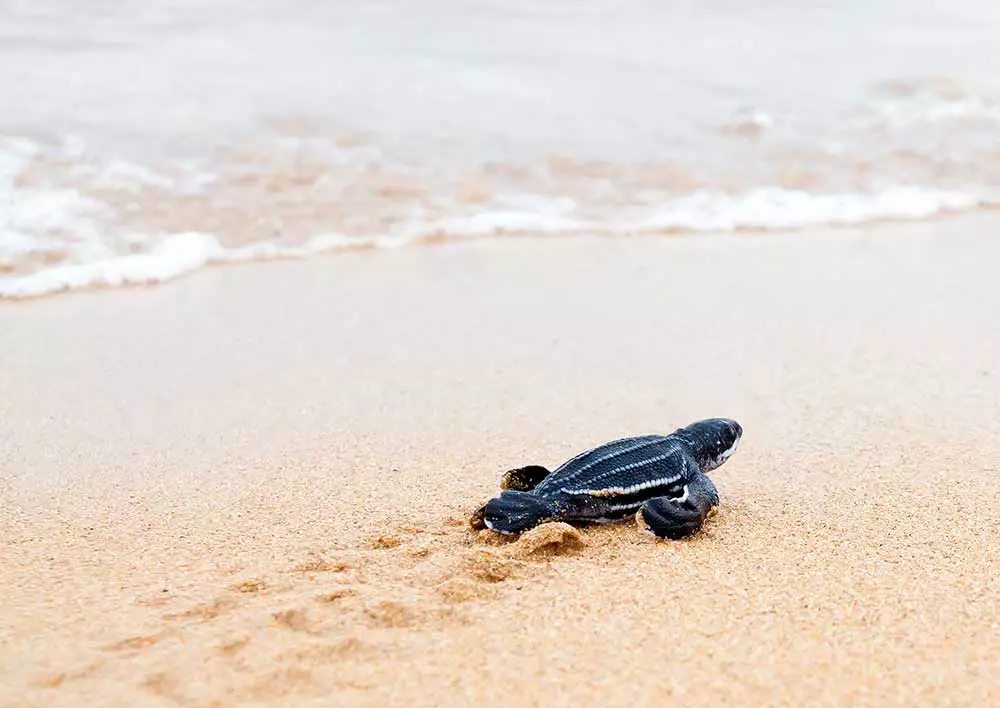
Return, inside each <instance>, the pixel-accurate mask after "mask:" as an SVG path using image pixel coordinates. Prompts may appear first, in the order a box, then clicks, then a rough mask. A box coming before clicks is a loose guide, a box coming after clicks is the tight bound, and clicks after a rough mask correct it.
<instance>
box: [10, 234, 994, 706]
mask: <svg viewBox="0 0 1000 708" xmlns="http://www.w3.org/2000/svg"><path fill="white" fill-rule="evenodd" d="M998 223H1000V222H998V220H997V219H996V217H993V216H989V215H986V216H977V217H965V218H961V219H955V220H950V221H941V222H938V223H927V224H922V225H906V226H888V227H883V228H880V229H878V230H866V231H847V230H842V231H835V232H824V233H820V232H813V233H808V234H794V235H783V236H755V235H741V236H725V237H721V236H720V237H702V236H699V237H695V238H646V239H632V240H628V239H623V240H614V239H606V240H601V239H594V240H586V239H552V240H544V239H539V240H535V239H509V240H506V241H502V242H495V243H479V244H472V245H468V246H462V245H442V246H435V247H419V248H412V249H402V250H398V251H391V252H374V253H365V252H359V253H348V254H342V255H338V256H336V257H331V258H323V259H316V260H312V261H309V262H275V263H266V264H261V265H253V266H245V267H241V268H231V269H228V268H217V269H212V270H209V271H205V272H202V273H198V274H196V275H193V276H191V277H189V278H186V279H183V280H181V281H178V282H175V283H172V284H169V285H166V286H162V287H156V288H151V289H147V290H121V291H114V292H111V291H108V292H97V293H83V294H79V295H72V296H65V297H58V298H53V299H48V300H41V301H37V302H31V303H21V304H14V305H9V306H8V305H4V306H3V307H0V343H2V346H0V422H2V433H0V501H2V504H3V509H4V514H3V516H2V518H0V553H2V563H0V585H2V587H3V593H2V597H0V687H2V688H0V704H2V705H4V706H8V705H9V706H80V705H100V706H126V705H140V704H141V705H146V706H159V705H163V706H170V705H178V704H181V705H197V706H213V705H218V706H228V705H241V706H246V705H267V706H272V705H273V706H287V705H295V706H310V705H343V706H384V705H404V704H405V705H412V706H421V705H426V706H431V705H436V706H440V705H455V706H466V705H479V706H490V705H501V704H502V705H506V706H522V705H523V706H534V705H539V706H541V705H545V706H560V705H567V706H568V705H581V704H583V703H586V704H588V705H605V706H636V705H653V704H659V703H662V702H664V701H683V702H684V703H685V704H688V705H706V706H707V705H720V704H732V705H803V704H809V705H848V704H850V705H915V704H924V705H931V704H934V705H942V704H948V705H970V706H972V705H976V706H978V705H987V704H990V703H991V702H996V701H997V700H998V699H1000V680H998V679H997V676H1000V658H998V657H1000V632H998V631H997V630H998V610H997V607H998V592H1000V581H998V575H1000V573H998V571H1000V436H998V434H997V423H998V421H1000V366H998V364H997V362H1000V327H998V326H997V317H998V315H1000V286H998V283H997V281H996V273H995V264H996V263H997V262H1000V241H998V240H997V239H996V238H995V235H996V228H997V225H998ZM714 415H721V416H729V417H734V418H736V419H738V420H739V421H740V422H741V423H742V424H743V427H744V429H745V431H746V432H745V436H744V439H743V444H742V446H741V449H740V452H739V453H738V454H737V455H736V456H734V457H733V458H732V459H731V460H730V461H729V462H728V463H727V464H726V465H725V466H724V467H722V468H721V469H719V470H718V471H716V472H715V473H714V474H713V477H714V479H715V481H716V484H717V486H718V488H719V490H720V493H721V495H722V502H723V504H722V508H721V511H720V513H719V514H718V516H716V517H715V518H714V519H712V520H711V521H710V522H709V524H708V526H706V528H705V529H704V531H703V532H702V533H700V534H699V535H698V536H696V537H695V538H692V539H690V540H689V541H686V542H682V543H656V542H654V541H653V540H652V539H650V538H649V537H648V536H645V535H642V534H641V533H639V532H638V530H637V529H636V527H635V525H634V524H632V523H623V524H620V525H609V526H603V527H596V528H585V529H581V532H580V538H581V542H580V543H577V544H573V543H563V544H546V543H544V541H545V540H546V539H545V538H542V539H538V538H535V539H534V542H533V541H532V539H530V538H529V539H527V540H524V541H520V542H518V543H514V544H508V545H493V544H492V543H490V542H489V541H488V539H483V538H479V537H476V536H474V535H473V534H472V533H471V532H470V531H469V530H468V529H467V528H466V527H464V526H463V522H464V518H465V516H466V515H467V514H468V513H469V512H470V511H471V510H472V509H473V508H475V506H476V505H477V504H479V503H480V502H481V501H483V500H484V499H485V498H487V497H488V496H489V495H490V494H491V493H493V492H495V490H496V483H497V480H498V477H499V475H500V474H501V473H502V471H503V470H505V469H507V468H509V467H513V466H517V465H521V464H526V463H540V464H545V465H555V464H558V463H559V462H561V461H562V460H564V459H566V458H567V457H569V456H571V455H573V454H575V453H577V452H579V451H581V450H582V449H584V448H586V447H589V446H591V445H594V444H597V443H600V442H603V441H605V440H609V439H612V438H615V437H620V436H623V435H632V434H641V433H649V432H664V431H665V432H669V431H671V430H673V429H674V428H676V427H678V426H680V425H684V424H686V423H688V422H690V421H693V420H696V419H698V418H702V417H707V416H714ZM542 533H545V532H544V531H543V532H542Z"/></svg>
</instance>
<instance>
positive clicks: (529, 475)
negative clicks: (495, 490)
mask: <svg viewBox="0 0 1000 708" xmlns="http://www.w3.org/2000/svg"><path fill="white" fill-rule="evenodd" d="M550 474H552V473H551V472H549V470H548V469H546V468H545V467H542V466H541V465H528V466H527V467H518V468H517V469H516V470H509V471H507V472H505V473H504V475H503V477H502V478H501V479H500V489H511V490H514V491H517V492H530V491H531V490H532V489H534V488H535V487H537V486H538V485H539V484H541V482H542V480H543V479H545V478H546V477H548V476H549V475H550Z"/></svg>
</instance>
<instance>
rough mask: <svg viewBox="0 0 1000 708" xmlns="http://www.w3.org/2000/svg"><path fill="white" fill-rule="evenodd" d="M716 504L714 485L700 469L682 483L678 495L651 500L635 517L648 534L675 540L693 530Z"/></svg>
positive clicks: (702, 521) (716, 495)
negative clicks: (682, 486)
mask: <svg viewBox="0 0 1000 708" xmlns="http://www.w3.org/2000/svg"><path fill="white" fill-rule="evenodd" d="M718 505H719V492H718V491H717V490H716V488H715V485H714V484H713V483H712V480H711V479H709V478H708V476H707V475H705V474H703V473H701V472H699V473H697V474H696V475H695V476H694V477H693V478H692V479H691V481H690V482H688V483H687V484H686V485H685V486H684V491H683V493H682V495H681V496H679V497H655V498H653V499H650V500H649V501H647V502H646V503H645V504H643V505H642V506H641V507H640V508H639V511H638V512H637V513H636V515H635V519H636V522H637V523H638V524H639V527H640V528H641V529H643V530H644V531H646V532H647V533H650V534H652V535H653V536H656V537H657V538H669V539H671V540H674V541H676V540H680V539H682V538H685V537H686V536H690V535H691V534H693V533H696V532H697V531H698V530H699V529H700V528H701V527H702V525H703V524H704V523H705V519H707V518H708V517H709V516H710V515H711V513H712V512H713V511H714V510H715V509H716V507H718Z"/></svg>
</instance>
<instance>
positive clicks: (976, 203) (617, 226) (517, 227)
mask: <svg viewBox="0 0 1000 708" xmlns="http://www.w3.org/2000/svg"><path fill="white" fill-rule="evenodd" d="M547 203H549V202H547V201H546V200H538V204H539V205H545V204H547ZM994 205H995V202H994V201H992V200H990V199H987V198H985V197H982V196H975V195H973V194H968V193H963V192H954V191H942V190H933V189H924V188H920V187H896V188H891V189H886V190H883V191H881V192H878V193H874V194H868V195H865V194H811V193H808V192H804V191H800V190H788V189H782V188H777V187H765V188H760V189H755V190H752V191H750V192H747V193H745V194H742V195H735V196H734V195H729V194H726V193H721V192H711V191H699V192H695V193H692V194H690V195H687V196H683V197H680V198H678V199H674V200H672V201H669V202H667V203H664V204H662V205H661V206H660V207H658V208H657V209H655V210H654V211H652V212H650V213H649V214H648V215H646V216H644V217H634V218H632V219H631V220H622V221H614V220H597V219H593V218H591V219H583V218H573V217H571V216H568V215H565V214H554V213H551V210H549V211H548V212H547V211H546V210H545V209H536V210H533V211H528V210H521V211H512V210H503V211H489V210H483V211H479V212H476V213H471V214H468V215H464V216H454V217H447V218H444V219H439V220H435V221H427V222H420V221H415V222H413V223H411V224H407V225H405V226H403V227H401V228H397V229H395V230H394V231H392V232H390V233H388V234H386V235H383V236H374V237H360V236H345V235H340V234H321V235H316V236H313V237H311V238H309V239H308V240H306V241H305V242H304V243H302V244H298V245H283V244H279V243H273V242H257V243H253V244H248V245H244V246H239V247H231V248H227V247H225V246H223V244H222V243H221V242H220V240H219V238H218V237H217V236H215V235H213V234H208V233H200V232H185V233H178V234H171V235H169V236H166V237H164V238H162V239H161V240H159V241H157V242H156V244H155V245H153V246H152V247H151V249H150V250H149V251H147V252H143V253H133V254H128V255H121V256H113V257H108V258H104V259H97V260H92V261H88V262H82V263H75V264H69V265H57V266H52V267H47V268H43V269H41V270H38V271H36V272H34V273H31V274H28V275H21V276H5V277H0V298H7V299H26V298H32V297H39V296H42V295H50V294H53V293H57V292H64V291H67V290H75V289H81V288H94V287H121V286H133V285H150V284H155V283H162V282H166V281H169V280H173V279H175V278H178V277H180V276H183V275H185V274H188V273H191V272H193V271H196V270H199V269H201V268H204V267H206V266H210V265H217V264H233V263H245V262H251V261H262V260H273V259H289V258H307V257H310V256H314V255H317V254H320V253H326V252H330V251H336V250H347V249H359V248H395V247H400V246H405V245H412V244H417V243H428V242H439V241H448V240H469V239H477V238H489V237H498V236H504V235H544V234H562V235H574V234H580V235H588V234H589V235H597V234H600V235H614V234H644V233H645V234H655V233H693V232H731V231H740V230H755V231H761V230H762V231H771V230H790V229H801V228H806V227H819V226H827V225H829V226H837V225H857V224H864V223H871V222H878V221H885V220H907V219H925V218H928V217H933V216H937V215H942V214H948V213H956V212H961V211H968V210H973V209H977V208H983V207H991V206H994ZM561 208H562V209H563V210H564V211H565V210H566V205H565V204H561ZM5 239H6V237H5V236H4V235H3V232H0V244H2V243H4V240H5ZM10 242H12V243H15V244H16V243H17V242H16V240H15V241H10Z"/></svg>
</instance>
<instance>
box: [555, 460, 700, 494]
mask: <svg viewBox="0 0 1000 708" xmlns="http://www.w3.org/2000/svg"><path fill="white" fill-rule="evenodd" d="M666 457H669V455H664V456H662V457H657V458H650V459H649V460H648V462H658V461H659V460H661V459H665V458H666ZM643 464H646V463H643ZM628 467H631V466H628ZM628 467H625V468H622V469H628ZM680 478H681V475H679V474H675V475H672V476H670V477H661V478H659V479H651V480H650V481H648V482H640V483H639V484H633V485H630V486H628V487H604V488H603V489H568V488H566V487H563V488H562V489H561V490H560V491H561V492H562V493H563V494H587V495H589V496H595V497H613V496H614V497H616V496H620V495H625V494H634V493H635V492H641V491H643V490H645V489H652V488H653V487H663V486H666V485H668V484H673V483H674V482H676V481H677V480H679V479H680Z"/></svg>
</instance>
